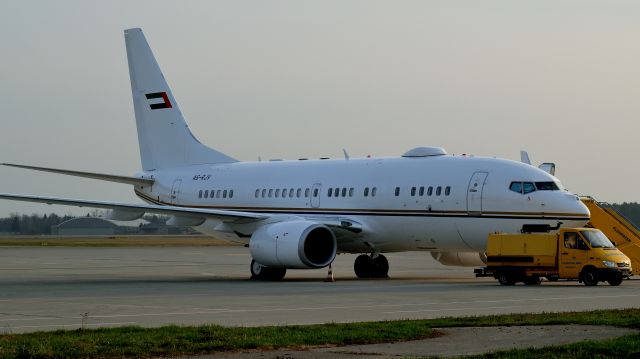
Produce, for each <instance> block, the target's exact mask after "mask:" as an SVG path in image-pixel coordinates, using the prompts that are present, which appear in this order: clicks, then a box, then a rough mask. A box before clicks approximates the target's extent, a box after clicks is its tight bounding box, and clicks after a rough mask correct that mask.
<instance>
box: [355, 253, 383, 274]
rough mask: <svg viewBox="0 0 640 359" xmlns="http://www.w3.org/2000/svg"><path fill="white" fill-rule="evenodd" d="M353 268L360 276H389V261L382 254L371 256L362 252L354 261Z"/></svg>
mask: <svg viewBox="0 0 640 359" xmlns="http://www.w3.org/2000/svg"><path fill="white" fill-rule="evenodd" d="M353 270H354V271H355V272H356V276H358V278H388V277H389V261H388V260H387V257H385V256H383V255H382V254H378V255H371V256H368V255H366V254H362V255H359V256H358V257H357V258H356V261H355V262H354V263H353Z"/></svg>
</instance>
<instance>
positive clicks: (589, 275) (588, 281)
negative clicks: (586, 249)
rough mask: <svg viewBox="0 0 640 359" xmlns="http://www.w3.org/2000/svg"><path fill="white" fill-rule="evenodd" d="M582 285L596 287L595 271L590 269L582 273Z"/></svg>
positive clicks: (596, 277)
mask: <svg viewBox="0 0 640 359" xmlns="http://www.w3.org/2000/svg"><path fill="white" fill-rule="evenodd" d="M581 277H582V283H584V285H586V286H587V287H593V286H595V285H598V276H597V275H596V271H595V270H593V269H590V268H587V269H585V270H584V271H582V276H581Z"/></svg>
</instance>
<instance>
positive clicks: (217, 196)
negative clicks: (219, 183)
mask: <svg viewBox="0 0 640 359" xmlns="http://www.w3.org/2000/svg"><path fill="white" fill-rule="evenodd" d="M221 194H222V191H221V190H217V191H216V198H220V195H221Z"/></svg>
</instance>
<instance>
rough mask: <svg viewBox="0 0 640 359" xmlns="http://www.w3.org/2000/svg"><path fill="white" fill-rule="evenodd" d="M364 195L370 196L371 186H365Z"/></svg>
mask: <svg viewBox="0 0 640 359" xmlns="http://www.w3.org/2000/svg"><path fill="white" fill-rule="evenodd" d="M364 196H365V197H369V187H365V188H364Z"/></svg>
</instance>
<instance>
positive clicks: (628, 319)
mask: <svg viewBox="0 0 640 359" xmlns="http://www.w3.org/2000/svg"><path fill="white" fill-rule="evenodd" d="M554 324H588V325H612V326H621V327H630V328H640V309H624V310H599V311H591V312H571V313H542V314H512V315H492V316H480V317H461V318H452V317H448V318H440V319H430V320H397V321H385V322H366V323H350V324H322V325H305V326H274V327H250V328H238V327H221V326H214V325H211V326H199V327H178V326H166V327H161V328H140V327H121V328H103V329H91V330H76V331H55V332H37V333H25V334H15V335H2V336H0V358H66V359H72V358H145V357H153V356H155V357H158V356H163V357H166V356H178V355H196V354H207V353H215V352H221V351H232V350H249V349H260V350H269V349H278V348H301V347H306V346H319V345H350V344H372V343H382V342H394V341H404V340H415V339H422V338H428V337H432V336H435V335H437V334H438V333H437V332H436V331H434V330H433V329H432V328H437V327H462V326H498V325H502V326H505V325H506V326H513V325H554ZM638 337H640V336H631V337H630V338H631V339H632V340H628V339H627V341H626V342H625V341H621V342H620V341H618V339H616V340H614V343H615V344H619V343H622V344H624V343H627V342H628V343H629V344H625V345H621V346H619V347H617V348H615V349H616V350H618V351H617V352H611V353H612V354H611V356H616V357H629V356H630V357H633V355H631V354H633V353H637V347H638V341H639V340H640V339H639V338H638ZM625 338H628V337H625ZM610 342H611V341H602V342H590V345H592V347H591V349H590V350H592V351H591V352H590V354H591V356H598V355H600V354H601V356H603V357H606V356H608V355H609V354H607V353H609V351H608V350H612V349H611V348H610V347H611V345H612V344H611V343H610ZM583 345H584V343H580V344H575V345H569V346H562V347H554V348H556V349H553V350H558V352H557V353H558V356H548V357H564V356H563V355H564V354H562V353H565V354H566V353H571V352H572V350H573V351H575V350H577V349H576V348H582V346H583ZM574 346H577V347H574ZM541 350H542V351H541V352H536V351H535V350H533V351H531V353H533V354H528V353H529V351H525V352H522V353H521V352H519V351H510V352H499V353H496V354H490V355H511V356H504V357H505V358H512V357H519V356H518V355H520V354H522V355H531V356H530V357H533V356H534V355H535V357H540V355H542V354H544V353H547V351H546V349H541ZM511 352H513V353H516V354H509V353H511ZM504 353H506V354H504ZM541 353H542V354H541ZM582 353H584V351H582V352H579V354H577V355H578V356H573V357H581V356H580V355H582ZM480 357H484V356H480ZM488 357H490V358H493V357H494V356H488ZM543 357H544V355H543ZM568 357H571V356H568ZM573 357H572V358H573ZM495 358H502V357H501V356H495Z"/></svg>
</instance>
